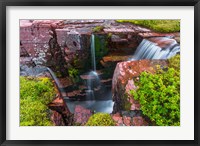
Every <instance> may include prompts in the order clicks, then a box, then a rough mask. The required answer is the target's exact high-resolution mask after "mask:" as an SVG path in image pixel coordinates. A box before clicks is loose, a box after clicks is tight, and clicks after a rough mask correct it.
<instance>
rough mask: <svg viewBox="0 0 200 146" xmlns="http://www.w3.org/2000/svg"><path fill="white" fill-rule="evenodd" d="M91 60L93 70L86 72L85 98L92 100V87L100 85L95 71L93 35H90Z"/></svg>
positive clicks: (93, 97)
mask: <svg viewBox="0 0 200 146" xmlns="http://www.w3.org/2000/svg"><path fill="white" fill-rule="evenodd" d="M90 49H91V61H92V68H93V70H92V71H90V72H89V73H88V79H87V88H88V90H87V91H86V92H87V99H90V100H94V99H95V96H94V88H98V86H100V79H99V76H98V73H97V72H96V57H95V36H94V35H93V34H92V35H91V48H90Z"/></svg>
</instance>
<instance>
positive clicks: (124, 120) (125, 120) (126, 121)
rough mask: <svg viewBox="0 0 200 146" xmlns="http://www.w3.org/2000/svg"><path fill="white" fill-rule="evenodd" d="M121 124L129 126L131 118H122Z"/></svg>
mask: <svg viewBox="0 0 200 146" xmlns="http://www.w3.org/2000/svg"><path fill="white" fill-rule="evenodd" d="M123 122H124V124H125V125H126V126H131V117H126V116H124V117H123Z"/></svg>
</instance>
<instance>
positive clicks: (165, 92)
mask: <svg viewBox="0 0 200 146" xmlns="http://www.w3.org/2000/svg"><path fill="white" fill-rule="evenodd" d="M175 63H176V65H175ZM179 66H180V56H179V55H178V56H176V57H173V58H172V59H170V60H169V67H168V68H167V69H165V70H166V71H164V70H162V69H159V70H158V71H157V73H156V74H151V73H147V72H143V73H141V75H140V80H139V82H137V86H139V89H138V90H136V91H134V90H132V91H131V94H132V95H133V97H134V99H135V100H139V102H140V105H141V110H142V112H143V114H144V115H146V116H148V117H149V118H150V119H151V120H152V121H153V122H155V123H156V124H157V125H159V126H178V125H180V68H179Z"/></svg>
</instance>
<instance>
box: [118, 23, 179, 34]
mask: <svg viewBox="0 0 200 146" xmlns="http://www.w3.org/2000/svg"><path fill="white" fill-rule="evenodd" d="M116 21H117V22H120V23H133V24H136V25H140V26H144V27H147V28H150V29H152V30H154V31H157V32H165V33H168V32H179V31H180V20H116Z"/></svg>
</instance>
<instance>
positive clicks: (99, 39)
mask: <svg viewBox="0 0 200 146" xmlns="http://www.w3.org/2000/svg"><path fill="white" fill-rule="evenodd" d="M94 39H95V59H96V63H97V67H98V66H100V60H101V59H102V58H103V56H105V55H107V54H108V51H109V49H108V47H107V45H108V42H107V36H105V35H95V38H94Z"/></svg>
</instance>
